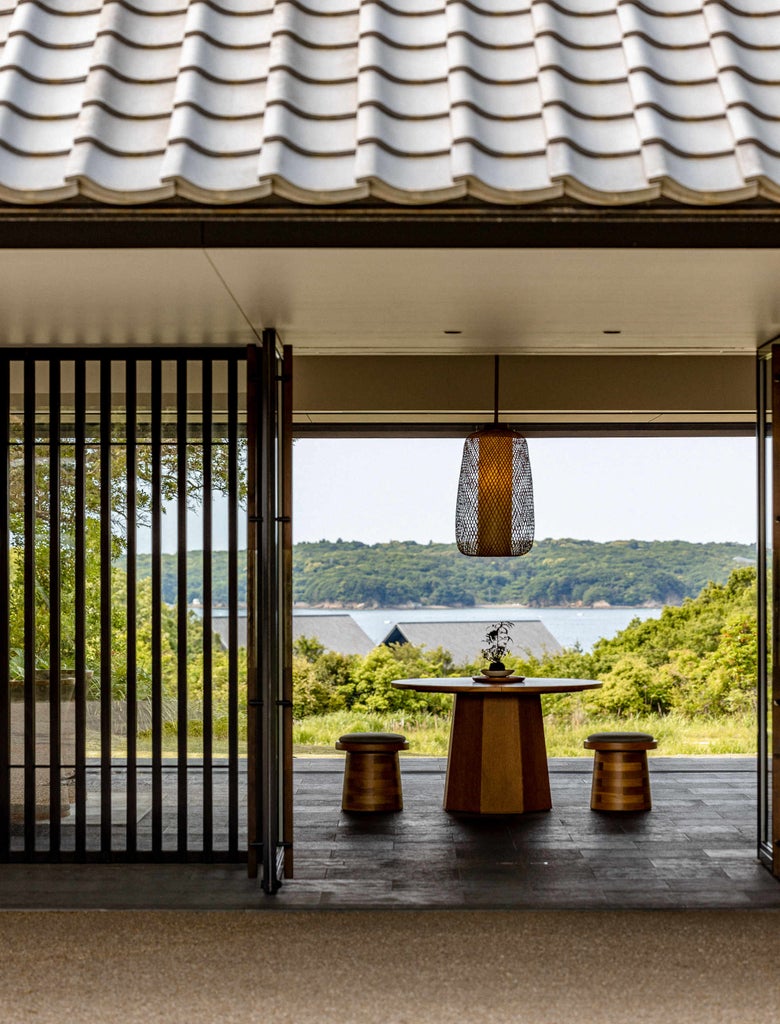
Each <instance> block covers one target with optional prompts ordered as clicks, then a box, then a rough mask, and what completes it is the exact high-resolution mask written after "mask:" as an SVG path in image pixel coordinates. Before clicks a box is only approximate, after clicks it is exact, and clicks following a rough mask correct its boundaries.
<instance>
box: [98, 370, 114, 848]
mask: <svg viewBox="0 0 780 1024" xmlns="http://www.w3.org/2000/svg"><path fill="white" fill-rule="evenodd" d="M111 427H112V424H111V361H110V360H109V358H108V357H107V356H104V357H103V358H102V359H101V360H100V435H99V436H100V849H101V851H102V852H103V853H108V852H109V851H110V850H111V824H112V820H111V739H112V736H111V675H112V673H111V440H112V439H111V433H112V429H111Z"/></svg>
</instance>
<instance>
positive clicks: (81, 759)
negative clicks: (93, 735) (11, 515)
mask: <svg viewBox="0 0 780 1024" xmlns="http://www.w3.org/2000/svg"><path fill="white" fill-rule="evenodd" d="M73 369H74V373H73V392H74V394H73V459H74V463H75V464H74V467H73V470H74V481H73V494H74V510H73V512H74V514H73V532H74V537H73V573H74V581H73V583H74V586H73V595H74V607H73V633H74V637H75V638H79V637H84V636H85V635H86V624H87V611H86V606H87V585H86V505H87V495H86V431H87V428H86V421H87V381H86V374H87V367H86V362H85V360H84V359H77V360H76V362H75V365H74V368H73ZM74 670H75V676H76V681H75V692H74V701H75V708H74V712H75V719H76V722H75V745H76V780H75V781H76V785H75V790H76V844H75V845H76V856H77V857H78V858H79V859H82V858H84V857H85V856H86V850H87V682H86V678H87V675H86V674H87V652H86V645H85V644H83V643H78V642H76V644H75V657H74Z"/></svg>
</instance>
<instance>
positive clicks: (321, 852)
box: [0, 757, 780, 910]
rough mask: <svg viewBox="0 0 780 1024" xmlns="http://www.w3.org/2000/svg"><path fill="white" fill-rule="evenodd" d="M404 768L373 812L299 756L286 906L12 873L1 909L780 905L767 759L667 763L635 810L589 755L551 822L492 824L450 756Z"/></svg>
mask: <svg viewBox="0 0 780 1024" xmlns="http://www.w3.org/2000/svg"><path fill="white" fill-rule="evenodd" d="M401 764H402V775H403V786H404V801H405V807H404V811H403V812H401V813H399V814H378V815H362V816H359V815H349V814H344V813H342V812H341V810H340V800H341V783H342V772H343V762H342V761H341V760H340V759H338V758H335V757H334V758H296V760H295V816H296V836H295V853H296V872H295V878H294V879H293V880H291V881H288V882H286V883H285V885H284V886H283V887H282V889H281V891H280V892H279V893H277V894H276V895H275V896H273V897H270V898H268V897H265V896H263V895H262V894H261V893H259V892H258V887H257V883H256V882H254V881H251V880H248V879H247V878H246V869H245V867H244V866H242V865H224V864H222V865H208V864H187V865H172V864H166V865H147V864H131V865H128V864H113V865H100V864H88V865H44V864H39V865H21V864H12V865H4V866H3V867H2V869H0V908H2V907H4V908H11V907H14V908H24V907H29V908H33V907H70V908H90V907H105V908H111V907H128V908H130V907H132V908H146V907H149V908H157V907H159V908H182V909H244V908H246V909H251V908H263V909H285V908H302V909H311V908H317V907H322V908H331V909H337V908H344V909H348V908H394V907H395V908H426V907H429V908H453V909H457V908H460V909H463V908H512V907H515V908H529V909H534V908H535V909H589V910H590V909H612V910H615V909H637V908H638V909H642V908H647V909H665V908H667V909H672V908H676V909H693V908H740V907H743V908H760V907H775V908H777V907H780V883H778V882H777V881H776V880H775V879H773V878H772V877H771V876H770V875H769V873H768V872H767V871H766V870H765V869H764V868H763V867H761V865H760V864H759V863H758V862H757V860H756V853H755V847H756V839H755V837H756V805H755V791H756V783H755V779H756V777H755V761H754V759H752V758H663V757H656V758H651V760H650V772H651V784H652V791H653V801H654V805H653V810H652V811H650V812H649V813H646V814H628V815H602V814H595V813H593V812H592V811H591V810H590V809H589V796H590V779H591V774H590V773H591V760H590V759H589V758H572V759H551V761H550V778H551V786H552V796H553V808H552V810H551V811H549V812H544V813H537V814H531V815H528V816H524V817H507V818H484V819H480V818H468V817H458V816H454V815H449V814H446V813H445V812H444V811H443V809H442V806H441V803H442V796H443V792H444V769H445V762H444V761H443V760H441V759H424V758H414V757H404V758H402V761H401ZM193 776H194V777H195V778H196V777H197V772H195V773H193ZM191 795H192V797H193V799H196V798H197V788H196V787H195V786H193V787H192V788H191ZM118 799H119V800H120V802H121V794H119V795H118ZM193 838H194V839H195V838H196V835H193Z"/></svg>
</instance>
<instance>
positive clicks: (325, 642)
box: [212, 612, 376, 654]
mask: <svg viewBox="0 0 780 1024" xmlns="http://www.w3.org/2000/svg"><path fill="white" fill-rule="evenodd" d="M292 621H293V628H292V632H293V640H297V639H298V638H299V637H301V636H307V637H311V638H313V639H316V640H319V642H320V643H321V644H322V646H323V647H324V648H325V650H326V651H334V652H335V653H337V654H368V652H369V651H370V650H372V648H374V647H375V646H376V644H375V643H374V641H373V640H372V639H371V637H370V636H369V635H368V633H366V632H365V631H364V630H362V629H361V628H360V626H359V625H358V624H357V622H355V620H354V619H353V618H352V616H351V615H349V614H348V613H347V612H341V613H339V614H335V615H297V614H296V615H293V620H292ZM237 624H238V646H239V647H246V624H247V617H246V615H239V616H238V622H237ZM212 628H213V631H214V632H215V633H216V634H217V636H218V637H219V639H220V642H221V643H222V646H223V647H224V648H225V650H227V647H228V620H227V619H226V618H215V619H213V620H212Z"/></svg>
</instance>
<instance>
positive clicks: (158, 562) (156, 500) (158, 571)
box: [150, 360, 163, 856]
mask: <svg viewBox="0 0 780 1024" xmlns="http://www.w3.org/2000/svg"><path fill="white" fill-rule="evenodd" d="M151 369H152V408H151V452H150V456H151V469H152V472H151V477H152V494H151V520H152V566H151V568H152V602H151V604H152V623H151V625H152V680H151V681H152V854H153V855H156V856H159V855H160V854H161V853H162V833H163V798H162V595H161V591H162V497H161V489H162V450H161V449H162V366H161V364H160V363H159V362H158V361H156V360H154V361H152V367H151Z"/></svg>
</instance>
